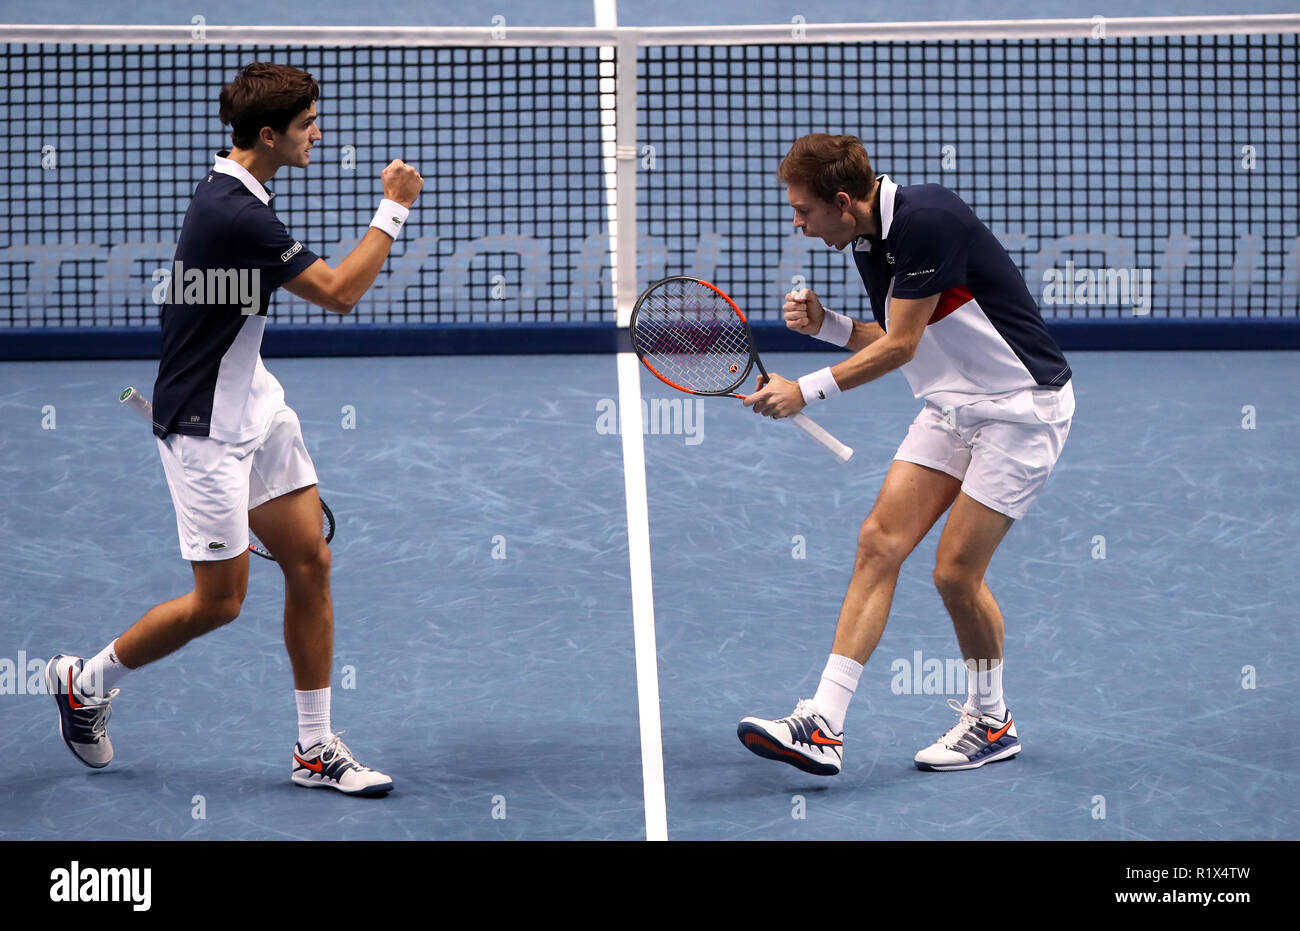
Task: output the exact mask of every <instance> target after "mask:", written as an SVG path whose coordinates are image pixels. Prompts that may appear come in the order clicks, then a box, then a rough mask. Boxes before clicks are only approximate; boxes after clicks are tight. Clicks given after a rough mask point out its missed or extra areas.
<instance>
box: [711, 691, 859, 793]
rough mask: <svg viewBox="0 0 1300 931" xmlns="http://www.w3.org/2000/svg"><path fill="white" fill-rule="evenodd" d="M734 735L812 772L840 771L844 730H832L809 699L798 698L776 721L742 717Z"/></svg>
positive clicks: (763, 754)
mask: <svg viewBox="0 0 1300 931" xmlns="http://www.w3.org/2000/svg"><path fill="white" fill-rule="evenodd" d="M736 736H737V737H739V738H740V742H741V743H743V744H744V745H745V746H746V747H748V748H749V749H750V751H751V752H753V753H756V754H758V755H759V756H761V757H764V758H766V759H769V760H780V761H781V762H782V763H789V764H790V765H791V766H795V767H798V768H799V769H802V770H803V771H804V772H806V773H812V774H813V775H814V776H834V775H835V774H836V773H838V772H839V771H840V763H841V760H842V758H843V747H844V734H843V733H839V734H837V733H835V732H834V731H833V730H831V727H830V725H829V724H827V723H826V719H825V718H824V717H822V716H821V714H819V713H818V712H817V710H816V708H814V707H813V703H812V700H811V699H807V698H804V699H800V701H799V704H798V705H796V706H795V709H794V711H792V712H791V713H790V715H789V716H788V717H784V718H778V719H777V720H775V721H768V720H765V719H763V718H755V717H747V718H741V719H740V726H739V727H738V728H736Z"/></svg>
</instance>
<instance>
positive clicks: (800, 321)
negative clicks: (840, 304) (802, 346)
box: [781, 288, 826, 336]
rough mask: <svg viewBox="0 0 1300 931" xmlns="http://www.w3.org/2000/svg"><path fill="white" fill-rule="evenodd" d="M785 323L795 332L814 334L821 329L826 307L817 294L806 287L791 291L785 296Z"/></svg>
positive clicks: (806, 334)
mask: <svg viewBox="0 0 1300 931" xmlns="http://www.w3.org/2000/svg"><path fill="white" fill-rule="evenodd" d="M781 309H782V310H783V311H785V325H786V326H788V327H789V328H790V329H792V330H794V331H795V332H796V333H802V334H804V335H805V336H816V335H817V334H818V332H820V331H821V328H822V321H823V320H825V319H826V308H824V307H822V302H821V301H820V300H819V299H818V297H817V295H816V294H814V293H813V292H812V291H810V290H808V289H807V288H800V289H799V290H797V291H791V292H790V293H789V294H787V295H786V296H785V304H784V305H783V306H782V307H781Z"/></svg>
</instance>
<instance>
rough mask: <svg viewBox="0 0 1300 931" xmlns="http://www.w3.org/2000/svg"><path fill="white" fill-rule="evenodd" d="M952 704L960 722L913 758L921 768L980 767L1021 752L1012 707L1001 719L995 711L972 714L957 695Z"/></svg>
mask: <svg viewBox="0 0 1300 931" xmlns="http://www.w3.org/2000/svg"><path fill="white" fill-rule="evenodd" d="M948 704H949V706H950V707H951V708H952V710H953V711H955V712H957V715H958V718H957V723H956V724H954V725H953V726H952V728H951V729H949V731H948V733H946V734H944V735H943V736H942V737H940V738H939V739H938V740H937V741H935V742H934V743H932V744H930V746H928V747H926V748H925V749H924V750H922V751H921V752H920V753H918V754H917V755H916V756H915V757H914V758H913V759H914V761H915V762H916V768H917V769H924V770H929V771H930V772H947V771H948V770H957V769H976V768H978V767H980V766H983V765H984V764H985V763H996V762H997V761H998V760H1009V759H1011V758H1012V757H1013V756H1015V755H1016V754H1017V753H1019V752H1020V738H1019V737H1017V736H1016V724H1015V722H1014V721H1013V720H1012V719H1011V710H1010V709H1007V711H1006V712H1005V716H1004V717H1003V718H1002V719H1001V720H998V719H997V718H995V717H994V716H993V715H991V714H971V713H970V712H969V711H967V710H966V708H965V707H964V706H963V705H962V704H961V703H960V702H958V701H957V699H955V698H950V699H948Z"/></svg>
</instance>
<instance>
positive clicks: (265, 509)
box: [248, 485, 334, 691]
mask: <svg viewBox="0 0 1300 931" xmlns="http://www.w3.org/2000/svg"><path fill="white" fill-rule="evenodd" d="M248 526H249V527H250V528H251V529H252V531H253V533H254V534H256V535H257V538H258V539H259V540H261V541H262V543H263V544H264V545H265V546H266V548H267V549H268V550H270V551H271V553H272V554H273V555H274V556H275V561H276V564H277V565H278V566H279V567H280V571H281V572H283V573H284V645H285V648H286V649H287V650H288V652H289V662H290V664H291V665H292V666H293V681H294V686H295V687H296V688H298V689H300V690H303V691H306V690H311V689H323V688H327V687H328V686H329V684H330V666H331V664H332V663H333V657H334V604H333V601H332V600H331V598H330V548H329V544H327V543H326V542H325V538H324V537H322V536H321V529H320V528H321V508H320V496H319V494H318V493H317V491H316V486H315V485H311V486H308V487H307V488H299V489H298V490H296V491H291V492H289V493H288V494H285V495H281V496H280V497H278V498H272V499H271V500H270V501H267V502H266V503H265V504H261V505H258V506H257V507H256V508H254V509H253V510H251V511H249V512H248Z"/></svg>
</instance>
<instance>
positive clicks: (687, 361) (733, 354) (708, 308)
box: [632, 281, 753, 393]
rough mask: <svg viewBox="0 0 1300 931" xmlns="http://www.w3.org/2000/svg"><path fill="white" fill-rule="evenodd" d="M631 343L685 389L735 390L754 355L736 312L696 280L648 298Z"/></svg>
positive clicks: (666, 287)
mask: <svg viewBox="0 0 1300 931" xmlns="http://www.w3.org/2000/svg"><path fill="white" fill-rule="evenodd" d="M632 339H633V341H634V342H635V344H636V347H637V351H638V352H640V353H641V355H642V357H643V358H644V359H645V360H646V361H647V362H648V363H649V364H650V365H651V366H653V367H654V369H655V370H656V371H658V372H659V374H660V375H661V376H662V377H663V378H665V379H667V380H668V381H670V382H674V383H676V384H677V385H678V386H680V387H681V388H684V389H686V390H687V391H696V392H705V393H722V392H727V391H730V390H732V389H733V388H735V387H736V386H737V385H738V384H739V383H740V382H741V381H742V380H743V379H744V378H745V375H746V374H747V373H748V370H749V361H750V358H751V355H752V353H753V346H752V344H751V342H750V336H749V329H748V328H747V327H746V326H745V322H744V320H743V319H741V317H740V316H739V315H738V314H737V313H736V311H735V308H733V307H732V306H731V305H730V304H729V303H728V302H727V301H726V299H724V298H723V297H722V296H721V295H719V294H717V293H716V292H714V291H713V290H712V289H710V288H707V287H705V286H704V285H701V284H699V283H697V282H682V281H670V282H666V283H665V284H664V285H663V286H662V287H661V288H660V289H658V290H656V291H653V292H651V293H650V294H648V295H646V296H645V298H644V299H643V300H642V302H641V305H640V308H639V309H638V311H637V320H636V327H635V330H634V332H633V333H632Z"/></svg>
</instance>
